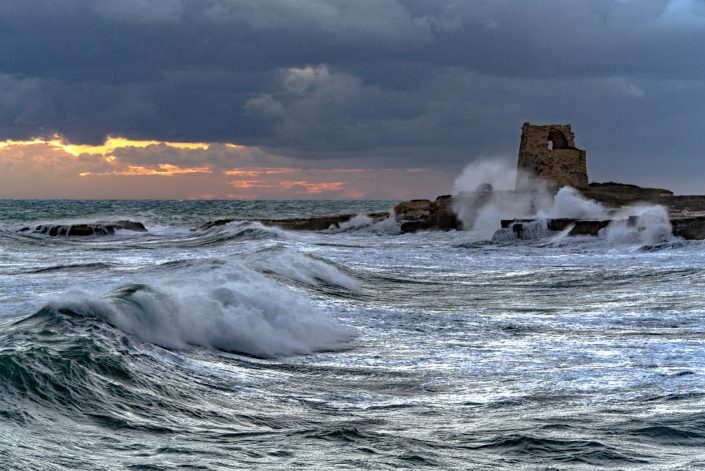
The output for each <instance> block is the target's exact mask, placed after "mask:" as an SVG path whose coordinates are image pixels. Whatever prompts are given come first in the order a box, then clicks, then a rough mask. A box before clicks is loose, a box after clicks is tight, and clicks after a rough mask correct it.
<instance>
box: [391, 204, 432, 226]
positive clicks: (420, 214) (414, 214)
mask: <svg viewBox="0 0 705 471" xmlns="http://www.w3.org/2000/svg"><path fill="white" fill-rule="evenodd" d="M394 213H395V214H396V215H397V219H401V220H404V221H418V220H423V219H428V218H429V217H431V201H429V200H411V201H402V202H401V203H399V204H398V205H396V206H395V207H394Z"/></svg>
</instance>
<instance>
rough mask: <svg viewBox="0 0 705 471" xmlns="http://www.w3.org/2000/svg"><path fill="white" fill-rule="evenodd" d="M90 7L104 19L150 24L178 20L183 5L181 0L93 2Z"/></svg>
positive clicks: (112, 0)
mask: <svg viewBox="0 0 705 471" xmlns="http://www.w3.org/2000/svg"><path fill="white" fill-rule="evenodd" d="M92 7H93V11H94V12H95V13H96V14H97V15H98V16H100V17H103V18H106V19H116V20H127V21H136V22H138V23H151V22H161V21H176V20H178V19H180V18H181V15H182V14H183V9H184V4H183V1H182V0H120V1H114V0H95V1H94V2H93V4H92Z"/></svg>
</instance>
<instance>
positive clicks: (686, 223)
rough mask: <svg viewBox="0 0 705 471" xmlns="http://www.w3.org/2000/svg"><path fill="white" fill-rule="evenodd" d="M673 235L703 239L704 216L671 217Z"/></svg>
mask: <svg viewBox="0 0 705 471" xmlns="http://www.w3.org/2000/svg"><path fill="white" fill-rule="evenodd" d="M671 226H673V235H677V236H679V237H683V238H684V239H689V240H705V216H700V217H690V218H674V219H671Z"/></svg>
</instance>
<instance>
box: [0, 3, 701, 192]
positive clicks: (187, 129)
mask: <svg viewBox="0 0 705 471" xmlns="http://www.w3.org/2000/svg"><path fill="white" fill-rule="evenodd" d="M703 5H704V4H703V2H702V1H701V0H671V1H668V0H643V1H639V2H636V1H618V0H594V1H590V2H586V1H583V0H536V1H532V2H526V1H523V0H503V1H485V0H470V1H469V0H447V1H444V2H438V1H436V0H414V1H401V0H381V1H380V0H374V1H373V0H208V1H202V0H161V1H156V0H126V1H122V2H108V1H104V0H90V1H89V0H75V1H71V2H68V1H49V0H38V1H36V2H27V1H23V0H8V1H5V2H0V18H2V19H3V20H2V21H3V24H4V25H6V26H7V27H6V28H4V29H3V33H2V41H0V57H2V63H0V139H10V138H12V139H32V138H34V137H37V136H41V137H45V138H50V137H51V136H52V135H54V134H55V133H58V134H60V135H62V136H65V137H66V138H67V139H68V140H70V141H71V142H73V143H75V144H79V143H80V144H93V145H97V144H101V143H102V142H103V141H104V140H105V138H106V136H109V135H114V136H125V137H127V138H130V139H133V140H156V141H165V142H175V141H181V142H207V143H210V144H211V145H212V146H213V147H212V148H211V149H209V150H207V151H205V150H202V152H201V154H202V155H203V156H206V155H207V158H208V159H210V160H211V162H210V163H209V164H208V167H209V168H210V169H214V170H215V171H217V172H220V171H223V170H227V169H228V168H229V167H228V161H229V159H232V158H233V155H232V154H233V153H232V152H230V151H229V150H228V148H226V147H224V144H222V143H228V142H230V143H237V144H239V145H242V146H243V149H247V150H246V151H245V150H243V151H242V152H241V153H240V154H239V158H242V159H252V162H253V165H254V160H256V159H257V158H262V159H265V160H268V159H269V160H271V159H272V157H271V156H272V155H276V156H279V157H282V158H286V159H289V161H288V162H287V164H286V165H287V166H293V167H297V168H304V167H306V166H308V165H310V164H311V162H314V164H313V165H316V166H323V165H330V166H333V167H339V168H344V167H350V166H352V165H355V166H358V167H361V168H396V169H405V168H411V167H428V166H433V167H434V168H435V169H437V170H438V171H439V172H458V171H460V170H461V169H462V168H463V167H464V166H465V165H466V164H467V163H468V162H469V161H472V160H473V159H476V158H477V157H478V156H479V155H513V154H514V153H515V152H516V147H517V144H518V138H519V129H520V126H521V123H522V122H523V121H527V120H528V121H533V122H554V121H557V122H570V123H572V124H573V125H574V129H575V132H576V136H577V139H578V141H579V143H580V144H579V145H581V146H583V147H585V148H586V149H587V150H588V152H589V154H588V155H589V168H590V169H591V171H593V170H594V171H595V174H596V175H607V174H610V175H611V176H612V178H614V179H624V180H629V178H630V176H631V175H634V174H635V173H634V172H635V170H634V167H635V163H634V160H635V159H638V167H639V169H640V171H644V172H649V173H650V174H651V175H662V174H669V175H673V177H674V179H673V181H680V180H678V178H677V177H678V176H679V175H677V173H678V172H680V174H681V176H685V174H686V173H688V174H692V173H693V172H701V173H700V175H703V177H704V178H705V174H704V173H703V172H705V170H704V169H703V165H702V164H701V163H700V161H701V160H702V159H701V154H700V149H702V148H703V147H704V146H705V142H703V137H702V132H701V128H702V124H703V121H702V116H704V115H705V85H704V84H705V55H703V54H697V53H695V52H694V49H693V47H694V45H697V44H703V43H705V28H703V27H702V26H703V19H704V18H705V7H704V6H703ZM219 143H221V144H219ZM664 143H667V145H666V144H664ZM219 146H220V147H219ZM253 149H256V150H253ZM248 153H252V155H246V154H248ZM258 153H259V154H262V155H255V154H258ZM117 154H119V155H118V158H119V161H120V162H124V163H125V165H134V166H137V167H140V166H143V167H145V168H148V169H153V170H154V171H159V167H158V165H159V164H162V163H169V164H171V165H178V166H179V167H180V168H198V167H200V166H201V165H200V164H199V163H193V162H191V160H193V156H194V155H197V154H199V152H198V151H193V152H192V151H191V150H184V149H181V151H178V149H176V150H175V149H173V148H168V147H167V148H162V147H160V146H159V145H157V146H155V148H153V149H151V150H150V152H149V153H147V152H145V151H140V150H130V149H120V150H119V151H117ZM167 154H169V155H170V156H171V157H170V158H171V160H168V161H166V160H164V161H162V160H160V159H164V158H165V157H164V156H165V155H167ZM265 156H266V157H265ZM203 158H206V157H203ZM144 159H147V160H149V159H152V160H149V162H147V161H145V160H144ZM274 160H276V159H274ZM291 162H294V164H293V165H292V164H291ZM353 162H354V163H353ZM266 165H269V164H266ZM271 165H273V166H277V165H279V166H281V163H275V162H273V163H272V164H271ZM260 166H264V164H260ZM670 167H675V168H676V170H672V169H671V168H670ZM686 169H687V170H686ZM674 172H675V173H674ZM185 177H187V176H185ZM253 180H255V179H253ZM301 180H302V181H309V180H307V179H305V178H304V179H301ZM291 181H294V179H292V180H291ZM331 181H337V180H331ZM676 189H677V188H676Z"/></svg>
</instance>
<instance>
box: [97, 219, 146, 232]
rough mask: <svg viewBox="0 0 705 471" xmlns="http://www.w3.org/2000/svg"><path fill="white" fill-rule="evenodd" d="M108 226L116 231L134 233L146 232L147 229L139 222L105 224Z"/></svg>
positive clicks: (125, 221)
mask: <svg viewBox="0 0 705 471" xmlns="http://www.w3.org/2000/svg"><path fill="white" fill-rule="evenodd" d="M107 224H108V225H110V226H113V227H114V228H115V229H116V230H117V229H123V230H126V231H134V232H147V228H146V227H144V224H142V223H141V222H137V221H127V220H124V221H115V222H109V223H107Z"/></svg>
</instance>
